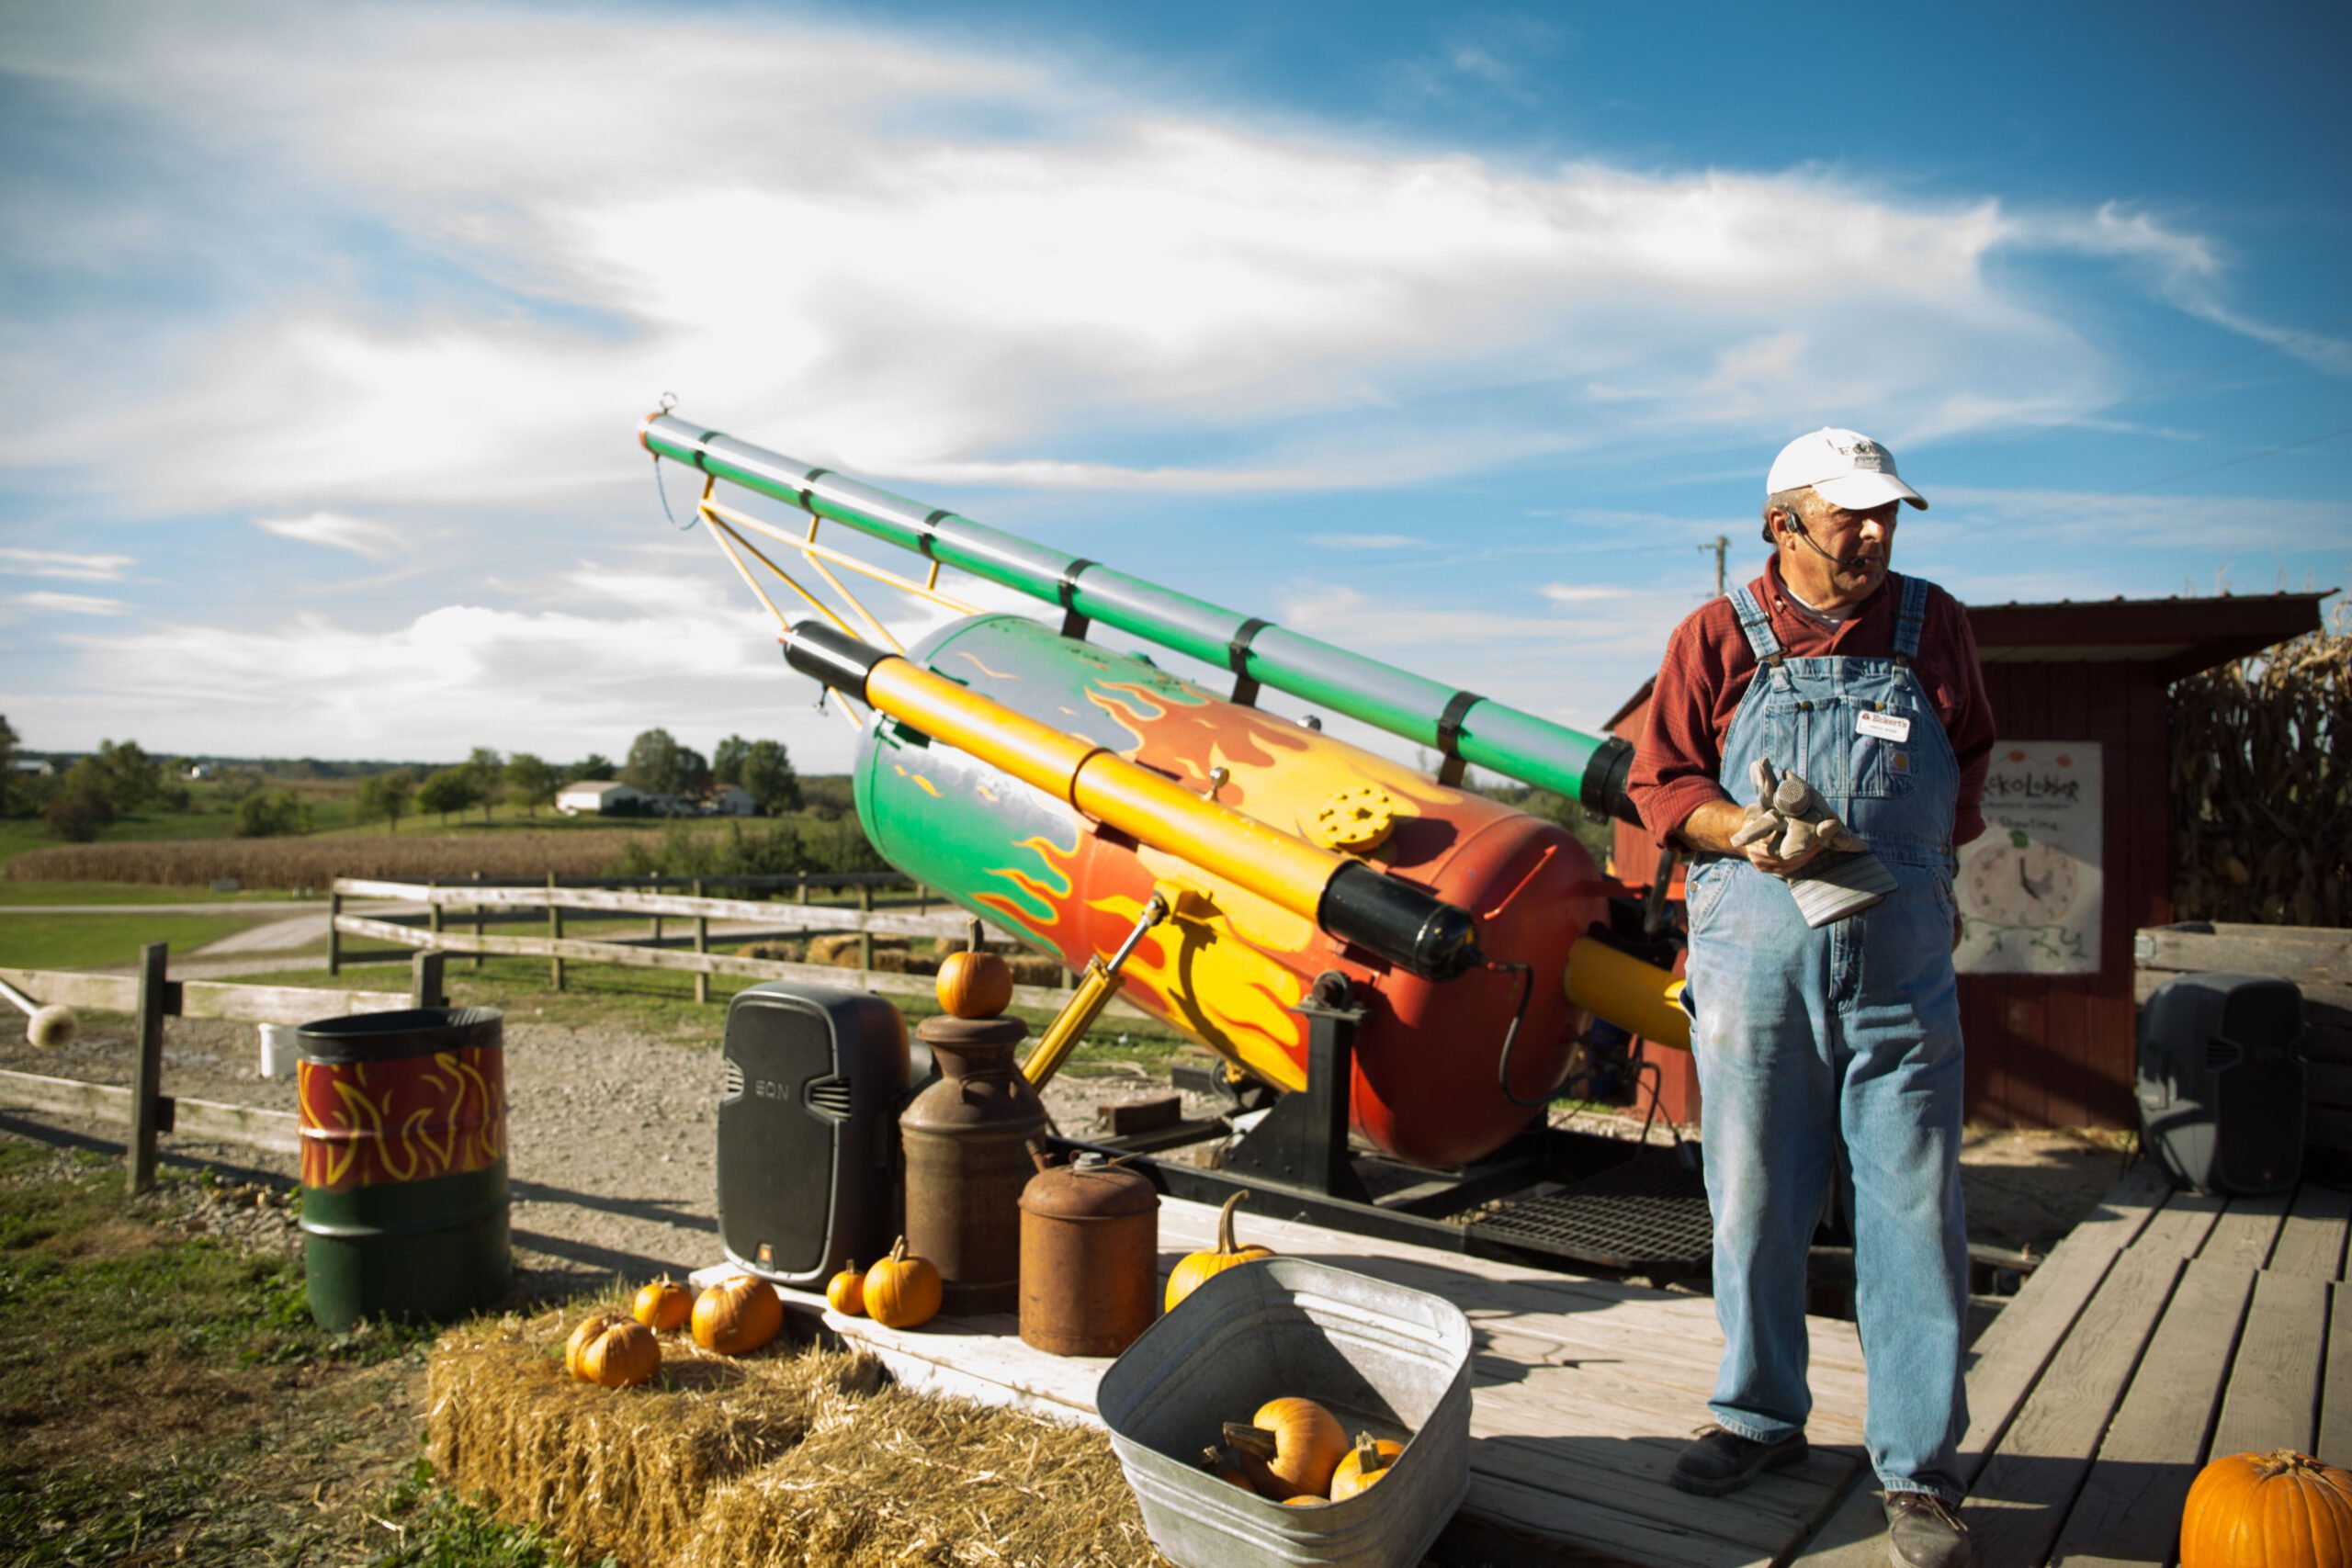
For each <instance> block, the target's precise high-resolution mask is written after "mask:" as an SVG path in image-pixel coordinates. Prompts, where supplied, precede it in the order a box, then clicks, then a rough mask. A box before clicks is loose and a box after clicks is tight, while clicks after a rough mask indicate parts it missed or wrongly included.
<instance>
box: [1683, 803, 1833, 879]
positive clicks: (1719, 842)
mask: <svg viewBox="0 0 2352 1568" xmlns="http://www.w3.org/2000/svg"><path fill="white" fill-rule="evenodd" d="M1748 821H1749V817H1748V814H1747V812H1746V811H1744V810H1742V809H1741V808H1740V807H1736V806H1734V805H1733V804H1732V803H1731V802H1730V801H1728V800H1711V801H1709V802H1708V803H1707V804H1706V805H1704V806H1702V807H1699V809H1697V810H1696V811H1693V812H1692V813H1691V815H1690V816H1689V817H1688V818H1685V819H1684V821H1683V824H1682V828H1681V831H1680V834H1679V836H1680V838H1681V839H1682V841H1683V842H1684V843H1687V844H1689V845H1690V846H1691V848H1692V849H1697V850H1711V851H1713V852H1715V853H1717V854H1725V855H1745V856H1747V863H1748V864H1750V865H1752V866H1754V867H1755V868H1756V869H1757V870H1758V871H1764V872H1770V873H1771V874H1773V875H1774V876H1783V877H1785V876H1793V875H1795V874H1797V873H1798V872H1799V871H1801V870H1803V869H1804V867H1805V866H1807V865H1809V864H1811V863H1813V862H1814V861H1815V859H1816V858H1818V857H1819V856H1820V855H1821V854H1822V853H1823V852H1824V851H1825V850H1826V848H1827V846H1826V845H1825V844H1824V843H1822V842H1821V840H1819V839H1818V838H1817V837H1815V836H1814V835H1812V834H1806V835H1804V838H1803V840H1801V841H1799V842H1798V843H1795V844H1791V843H1790V842H1789V841H1788V840H1787V838H1786V837H1785V836H1783V835H1779V834H1775V835H1772V836H1770V837H1767V838H1763V839H1759V840H1757V841H1756V842H1754V843H1752V844H1734V843H1733V842H1732V836H1733V835H1734V834H1736V833H1738V832H1739V831H1740V829H1743V828H1745V827H1746V826H1747V824H1748ZM1783 848H1787V849H1789V850H1791V851H1792V852H1791V853H1789V854H1785V855H1784V854H1782V853H1781V850H1782V849H1783Z"/></svg>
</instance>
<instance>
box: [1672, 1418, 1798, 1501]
mask: <svg viewBox="0 0 2352 1568" xmlns="http://www.w3.org/2000/svg"><path fill="white" fill-rule="evenodd" d="M1806 1451H1807V1450H1806V1449H1805V1446H1804V1433H1803V1432H1792V1433H1790V1434H1789V1435H1788V1436H1787V1437H1785V1438H1781V1440H1780V1441H1779V1442H1777V1443H1759V1442H1758V1441H1757V1440H1756V1439H1755V1438H1743V1437H1741V1436H1740V1435H1739V1434H1738V1433H1737V1432H1727V1431H1725V1430H1724V1428H1722V1427H1700V1428H1699V1440H1698V1441H1697V1442H1695V1443H1692V1444H1691V1446H1690V1447H1689V1448H1687V1449H1684V1450H1682V1453H1681V1456H1680V1457H1679V1458H1678V1459H1677V1460H1676V1461H1674V1472H1673V1473H1672V1474H1671V1475H1669V1476H1668V1477H1667V1479H1668V1481H1671V1482H1673V1483H1674V1484H1675V1485H1677V1486H1679V1487H1680V1488H1681V1489H1682V1490H1683V1491H1685V1492H1696V1493H1697V1494H1698V1495H1700V1496H1702V1497H1720V1496H1722V1495H1724V1494H1725V1493H1726V1492H1736V1491H1738V1490H1739V1489H1740V1488H1741V1487H1743V1486H1745V1485H1747V1483H1749V1482H1751V1481H1753V1480H1755V1479H1756V1478H1757V1477H1758V1476H1759V1475H1761V1474H1763V1473H1764V1472H1766V1471H1768V1470H1777V1469H1779V1468H1780V1467H1781V1465H1784V1464H1802V1463H1804V1456H1805V1453H1806Z"/></svg>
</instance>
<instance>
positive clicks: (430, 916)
mask: <svg viewBox="0 0 2352 1568" xmlns="http://www.w3.org/2000/svg"><path fill="white" fill-rule="evenodd" d="M440 886H441V884H440V883H439V882H438V881H436V880H435V879H434V878H432V877H429V876H428V877H426V878H425V879H424V890H425V892H427V893H433V892H437V891H438V890H439V889H440ZM446 923H447V922H446V921H445V920H444V919H442V914H441V902H440V900H439V899H437V898H436V899H434V900H432V901H430V902H428V903H427V904H426V905H425V906H424V929H425V930H426V931H431V932H432V933H433V935H434V937H435V947H434V949H433V951H434V952H435V953H437V952H439V951H440V948H439V946H438V940H439V938H440V935H441V928H442V926H443V925H445V924H446Z"/></svg>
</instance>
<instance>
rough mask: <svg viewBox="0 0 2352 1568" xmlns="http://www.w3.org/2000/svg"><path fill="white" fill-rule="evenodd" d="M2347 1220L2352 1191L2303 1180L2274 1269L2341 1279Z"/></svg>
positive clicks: (2351, 1217)
mask: <svg viewBox="0 0 2352 1568" xmlns="http://www.w3.org/2000/svg"><path fill="white" fill-rule="evenodd" d="M2347 1221H2352V1192H2347V1191H2345V1190H2342V1189H2341V1188H2335V1187H2330V1186H2327V1185H2326V1184H2325V1183H2324V1182H2318V1181H2306V1182H2304V1183H2303V1184H2302V1186H2301V1189H2299V1190H2297V1191H2296V1193H2295V1203H2294V1207H2292V1208H2291V1209H2289V1210H2288V1211H2287V1222H2286V1224H2284V1225H2282V1226H2281V1227H2280V1228H2279V1231H2278V1246H2277V1247H2273V1248H2272V1249H2271V1253H2270V1267H2271V1269H2274V1270H2275V1271H2277V1272H2278V1273H2281V1274H2295V1275H2300V1276H2301V1277H2302V1278H2304V1279H2306V1280H2341V1279H2342V1278H2344V1233H2345V1228H2346V1222H2347ZM2231 1451H2232V1452H2235V1451H2236V1450H2231Z"/></svg>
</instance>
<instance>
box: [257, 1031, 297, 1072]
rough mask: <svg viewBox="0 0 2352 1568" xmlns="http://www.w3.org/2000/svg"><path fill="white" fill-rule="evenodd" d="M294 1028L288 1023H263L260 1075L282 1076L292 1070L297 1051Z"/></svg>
mask: <svg viewBox="0 0 2352 1568" xmlns="http://www.w3.org/2000/svg"><path fill="white" fill-rule="evenodd" d="M298 1049H299V1047H298V1044H297V1042H296V1032H295V1028H294V1026H293V1025H292V1024H290V1023H265V1024H263V1025H262V1026H261V1076H262V1077H266V1078H282V1077H285V1076H286V1075H287V1074H288V1073H290V1072H292V1071H293V1070H294V1060H295V1056H296V1055H297V1052H298Z"/></svg>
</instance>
